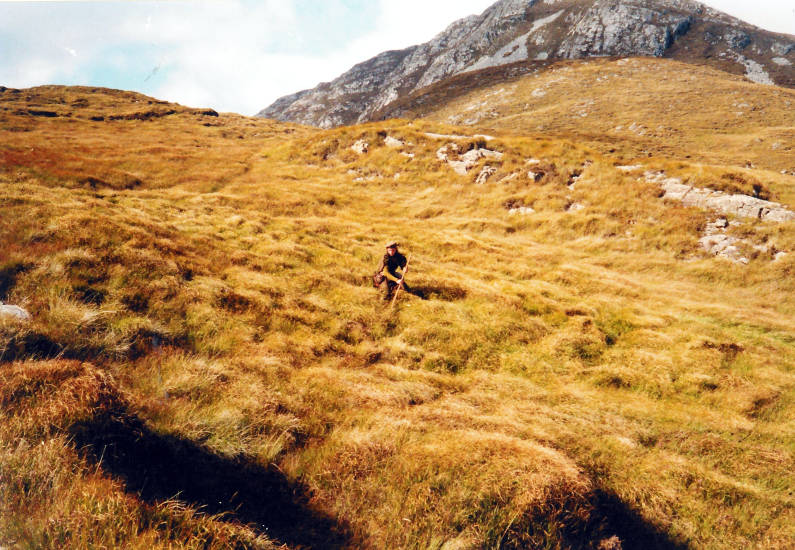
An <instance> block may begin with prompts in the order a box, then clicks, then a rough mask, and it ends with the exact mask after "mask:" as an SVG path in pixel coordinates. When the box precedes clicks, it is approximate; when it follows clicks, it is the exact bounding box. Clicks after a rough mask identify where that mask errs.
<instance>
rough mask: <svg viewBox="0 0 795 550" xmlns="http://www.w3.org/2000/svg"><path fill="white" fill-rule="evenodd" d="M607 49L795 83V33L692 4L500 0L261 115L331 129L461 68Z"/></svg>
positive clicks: (524, 63)
mask: <svg viewBox="0 0 795 550" xmlns="http://www.w3.org/2000/svg"><path fill="white" fill-rule="evenodd" d="M605 56H618V57H631V56H652V57H669V58H674V59H677V60H680V61H685V62H688V63H696V64H707V65H710V66H713V67H716V68H719V69H721V70H724V71H727V72H730V73H735V74H742V75H745V76H746V77H747V78H749V79H750V80H753V81H755V82H758V83H761V84H777V85H780V86H787V87H795V69H793V63H795V36H792V35H786V34H776V33H772V32H768V31H764V30H762V29H759V28H757V27H754V26H752V25H749V24H747V23H744V22H742V21H740V20H738V19H735V18H733V17H731V16H729V15H726V14H724V13H721V12H719V11H716V10H714V9H712V8H709V7H708V6H705V5H703V4H701V3H698V2H692V1H690V0H643V1H641V0H500V1H498V2H496V3H495V4H494V5H492V6H491V7H490V8H488V9H487V10H486V11H484V12H483V13H482V14H481V15H472V16H469V17H465V18H463V19H460V20H458V21H456V22H454V23H453V24H452V25H450V26H449V27H448V28H447V29H445V30H444V31H443V32H442V33H440V34H439V35H437V36H436V37H435V38H434V39H433V40H431V41H430V42H427V43H425V44H421V45H417V46H412V47H409V48H406V49H404V50H399V51H388V52H384V53H381V54H379V55H377V56H376V57H374V58H372V59H370V60H367V61H365V62H363V63H360V64H358V65H356V66H354V67H353V68H351V69H350V70H349V71H348V72H346V73H344V74H343V75H341V76H340V77H338V78H337V79H335V80H334V81H332V82H328V83H322V84H320V85H318V86H317V87H316V88H314V89H311V90H304V91H301V92H298V93H295V94H292V95H289V96H285V97H282V98H280V99H278V100H277V101H276V102H274V103H273V104H272V105H271V106H269V107H267V108H266V109H263V110H262V111H260V112H259V113H258V116H260V117H263V118H273V119H277V120H281V121H292V122H298V123H302V124H309V125H312V126H318V127H321V128H331V127H334V126H340V125H345V124H352V123H357V122H364V121H368V120H372V119H374V118H378V117H379V114H380V113H381V112H383V111H384V108H385V107H386V106H388V105H389V104H390V103H392V102H394V101H395V100H397V99H398V98H401V97H404V96H405V95H407V94H410V93H412V92H415V91H417V90H420V89H422V88H424V87H426V86H429V85H431V84H434V83H437V82H440V81H442V80H444V79H447V78H450V77H453V76H456V75H459V74H462V73H466V72H471V71H481V70H485V69H491V68H493V67H500V66H506V65H516V66H517V69H518V70H522V68H526V67H528V66H530V67H538V66H545V65H546V64H548V63H549V62H550V61H554V60H561V59H579V58H589V57H605Z"/></svg>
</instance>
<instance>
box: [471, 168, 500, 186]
mask: <svg viewBox="0 0 795 550" xmlns="http://www.w3.org/2000/svg"><path fill="white" fill-rule="evenodd" d="M496 173H497V169H496V168H494V167H493V166H489V165H488V164H487V165H485V166H484V167H483V169H482V170H481V171H480V174H478V177H477V179H476V180H475V183H477V184H478V185H482V184H484V183H486V182H487V181H488V180H489V178H490V177H491V176H493V175H494V174H496Z"/></svg>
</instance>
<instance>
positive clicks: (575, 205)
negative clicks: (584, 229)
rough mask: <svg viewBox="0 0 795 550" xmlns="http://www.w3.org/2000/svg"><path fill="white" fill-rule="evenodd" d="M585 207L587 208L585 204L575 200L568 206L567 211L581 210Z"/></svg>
mask: <svg viewBox="0 0 795 550" xmlns="http://www.w3.org/2000/svg"><path fill="white" fill-rule="evenodd" d="M583 208H585V205H584V204H580V203H579V202H573V203H571V204H570V205H569V206H568V208H566V212H579V211H580V210H582V209H583Z"/></svg>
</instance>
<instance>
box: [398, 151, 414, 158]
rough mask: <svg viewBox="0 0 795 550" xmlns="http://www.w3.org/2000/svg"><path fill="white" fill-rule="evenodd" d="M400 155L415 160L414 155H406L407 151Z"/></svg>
mask: <svg viewBox="0 0 795 550" xmlns="http://www.w3.org/2000/svg"><path fill="white" fill-rule="evenodd" d="M400 154H401V155H403V156H404V157H406V158H410V159H413V158H414V153H406V152H405V151H401V153H400Z"/></svg>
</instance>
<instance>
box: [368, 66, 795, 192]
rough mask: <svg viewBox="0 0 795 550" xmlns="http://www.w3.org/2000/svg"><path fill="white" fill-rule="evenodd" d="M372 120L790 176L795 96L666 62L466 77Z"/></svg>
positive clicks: (508, 70)
mask: <svg viewBox="0 0 795 550" xmlns="http://www.w3.org/2000/svg"><path fill="white" fill-rule="evenodd" d="M374 116H375V117H377V118H379V119H381V118H396V117H402V118H416V117H426V118H428V119H429V120H433V121H438V122H444V123H447V124H462V125H467V126H472V127H474V128H475V130H473V131H476V132H484V133H494V132H510V133H512V134H516V135H522V134H527V133H533V132H539V133H544V134H545V135H549V136H558V137H574V136H576V139H577V140H578V141H579V142H581V143H587V144H588V145H590V146H593V147H595V148H597V149H598V150H600V151H601V152H603V153H611V152H612V153H614V154H615V155H617V156H623V157H624V158H625V159H626V160H631V159H632V157H649V156H663V157H666V158H678V159H682V160H690V161H698V162H703V163H707V164H722V165H734V166H737V167H739V168H744V167H751V166H752V167H755V168H757V169H764V170H767V171H770V172H778V173H781V172H782V171H784V172H785V173H786V174H789V175H795V149H794V148H795V91H793V90H791V89H788V88H782V87H778V86H761V85H759V84H756V83H753V82H748V81H747V80H744V79H742V78H740V77H736V76H732V75H727V74H726V73H724V72H721V71H717V70H713V69H710V68H707V67H697V66H693V65H689V64H685V63H681V62H677V61H672V60H665V59H644V58H636V59H618V60H617V59H599V60H588V61H570V62H561V63H556V64H554V65H550V66H545V67H544V68H543V69H541V68H538V67H534V66H533V65H525V64H515V65H511V66H508V67H505V68H502V69H491V70H486V71H480V72H471V73H467V74H466V75H461V76H459V77H456V78H453V79H448V80H444V81H441V82H439V83H437V84H435V85H433V86H430V87H428V88H424V89H422V90H420V91H418V92H416V93H414V94H411V95H409V96H407V97H405V98H402V99H400V100H397V101H395V102H393V103H392V104H390V105H388V106H386V107H385V108H384V109H383V110H382V111H380V112H378V113H376V114H375V115H374ZM750 174H755V175H757V176H758V175H761V174H762V172H761V171H760V172H749V175H750ZM786 174H785V175H786ZM764 177H775V175H774V174H769V175H765V176H764Z"/></svg>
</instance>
